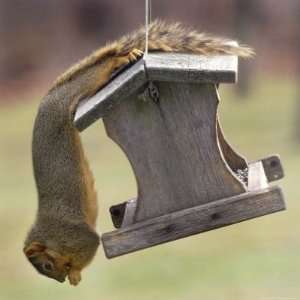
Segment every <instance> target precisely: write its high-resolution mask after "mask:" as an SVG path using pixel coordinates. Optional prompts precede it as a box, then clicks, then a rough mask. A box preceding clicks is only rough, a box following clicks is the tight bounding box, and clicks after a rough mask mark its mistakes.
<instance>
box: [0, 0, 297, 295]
mask: <svg viewBox="0 0 300 300" xmlns="http://www.w3.org/2000/svg"><path fill="white" fill-rule="evenodd" d="M152 2H153V3H152V8H153V17H154V18H156V17H159V18H162V19H166V20H174V21H182V22H183V23H185V24H187V25H190V26H193V27H195V28H196V29H198V30H203V31H208V32H213V33H216V34H219V35H224V36H227V37H231V38H234V39H238V40H239V41H241V42H242V43H246V44H249V45H251V46H253V47H254V48H255V50H256V53H257V55H256V57H255V58H254V59H252V60H248V61H240V74H239V83H238V84H237V85H225V86H221V88H220V94H221V98H222V102H221V105H220V115H221V120H222V124H223V127H224V131H225V133H226V136H227V137H228V140H229V141H230V142H231V143H232V144H233V145H234V146H235V148H236V149H238V151H239V152H241V153H242V154H243V155H245V156H246V157H247V158H248V159H249V160H256V159H259V158H262V157H264V156H267V155H269V154H272V153H279V154H280V155H281V157H282V162H283V164H284V167H285V171H286V177H285V179H284V180H283V181H282V182H280V185H281V186H282V187H283V189H284V193H285V196H286V200H287V204H288V210H287V211H286V212H283V213H278V214H275V215H270V216H266V217H264V218H259V219H256V220H252V221H249V222H245V223H242V224H238V225H235V226H231V227H227V228H224V229H219V230H216V231H212V232H209V233H204V234H202V235H198V236H194V237H191V238H187V239H183V240H180V241H177V242H174V243H169V244H165V245H163V246H159V247H155V248H153V249H149V250H146V251H142V252H139V253H135V254H132V255H128V256H124V257H121V258H117V259H114V260H111V261H108V260H106V259H105V257H104V253H103V250H102V249H101V248H100V249H99V251H98V255H97V257H96V259H95V260H94V262H93V264H92V265H91V266H90V267H89V268H88V269H86V271H85V272H84V273H83V281H82V283H81V284H80V285H79V286H78V287H76V288H73V287H70V286H68V284H67V283H66V284H63V285H62V284H59V283H57V282H55V281H52V280H49V279H47V278H45V277H42V276H40V275H38V274H37V273H36V272H35V271H34V269H33V268H32V267H31V266H30V265H29V263H28V262H27V261H26V260H25V258H24V256H23V254H22V247H23V240H24V238H25V235H26V233H27V231H28V230H29V227H30V225H31V224H32V222H33V220H34V216H35V210H36V207H37V199H36V190H35V186H34V181H33V175H32V166H31V152H30V148H31V134H32V126H33V121H34V118H35V114H36V110H37V107H38V104H39V101H40V99H41V98H42V97H43V95H45V94H46V92H47V90H48V89H49V88H50V86H51V84H52V82H53V81H54V79H55V77H57V76H58V75H59V74H60V73H61V72H63V71H64V70H65V69H66V68H67V67H68V66H69V65H71V64H73V63H74V62H76V61H78V60H79V59H80V58H82V57H84V56H85V55H87V54H89V53H90V52H91V51H92V50H94V49H95V48H97V47H99V46H101V45H103V44H104V43H105V42H106V41H108V40H113V39H115V38H117V37H119V36H121V35H123V34H125V33H127V32H128V31H130V30H133V29H135V28H136V27H138V26H140V25H141V24H143V23H144V15H145V12H144V1H141V0H128V1H121V0H69V1H67V0H51V1H50V0H48V1H46V0H44V1H38V0H27V1H22V0H0V142H1V143H0V187H1V189H0V199H1V202H0V225H1V226H0V236H1V242H0V245H1V247H0V299H1V300H2V299H3V300H4V299H5V300H6V299H32V300H33V299H43V300H46V299H73V300H77V299H82V298H84V297H87V298H88V299H106V300H112V299H122V300H125V299H130V300H132V299H139V300H146V299H156V300H159V299H163V300H166V299H172V300H177V299H181V300H183V299H184V300H194V299H213V300H215V299H238V300H248V299H249V300H250V299H251V300H254V299H258V300H296V299H300V259H299V255H300V226H299V214H300V202H299V199H298V198H299V194H300V193H299V191H298V186H297V184H298V178H299V166H300V156H299V150H300V102H299V100H300V88H299V84H300V55H299V52H300V1H299V0H286V1H278V0H252V1H247V0H201V1H199V0H186V1H180V0H160V1H158V0H152ZM98 123H99V124H95V125H94V126H92V127H91V128H89V129H88V130H86V131H85V132H84V133H83V134H82V138H83V142H84V147H85V149H86V152H87V156H88V158H89V161H90V164H91V167H92V169H93V172H94V175H95V177H96V184H97V190H98V194H99V202H100V218H99V222H98V227H99V231H100V232H105V231H109V230H111V229H112V224H111V221H110V219H109V214H108V208H109V207H110V205H112V204H113V203H119V202H122V201H125V200H127V199H128V198H131V197H132V196H135V195H136V184H135V180H134V177H133V174H132V171H131V168H130V166H129V164H128V162H127V160H126V158H125V156H124V154H123V153H122V152H121V150H120V149H119V148H118V147H117V146H116V145H115V144H114V143H113V142H112V141H110V140H109V139H108V138H107V137H106V135H105V132H104V130H103V126H102V123H101V122H98Z"/></svg>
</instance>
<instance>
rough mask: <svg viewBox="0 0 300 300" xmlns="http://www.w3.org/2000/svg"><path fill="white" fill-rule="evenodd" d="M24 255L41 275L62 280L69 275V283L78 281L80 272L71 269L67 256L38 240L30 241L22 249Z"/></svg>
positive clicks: (74, 283)
mask: <svg viewBox="0 0 300 300" xmlns="http://www.w3.org/2000/svg"><path fill="white" fill-rule="evenodd" d="M23 251H24V253H25V255H26V257H27V258H28V260H29V261H30V263H31V264H32V265H33V267H34V268H35V269H36V270H37V271H38V272H39V273H40V274H42V275H45V276H47V277H49V278H53V279H55V280H57V281H59V282H64V281H65V279H66V277H67V276H68V277H69V280H70V283H71V284H73V285H77V284H78V283H79V281H80V272H78V271H77V272H76V275H75V276H74V273H75V272H74V271H73V270H72V263H71V259H70V258H69V257H66V256H63V255H61V254H60V253H58V252H56V251H54V250H51V249H49V248H47V247H46V246H45V245H43V244H41V243H39V242H32V243H31V244H30V245H29V246H27V247H25V248H24V249H23Z"/></svg>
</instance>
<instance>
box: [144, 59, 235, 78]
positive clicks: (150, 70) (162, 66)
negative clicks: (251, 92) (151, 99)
mask: <svg viewBox="0 0 300 300" xmlns="http://www.w3.org/2000/svg"><path fill="white" fill-rule="evenodd" d="M145 66H146V69H147V74H148V78H149V80H153V81H168V82H169V81H172V82H190V83H192V82H194V83H196V82H197V83H200V82H201V83H235V82H236V80H237V67H238V58H237V56H229V55H218V56H209V57H208V56H201V55H192V54H180V53H151V54H150V55H148V56H147V58H146V59H145Z"/></svg>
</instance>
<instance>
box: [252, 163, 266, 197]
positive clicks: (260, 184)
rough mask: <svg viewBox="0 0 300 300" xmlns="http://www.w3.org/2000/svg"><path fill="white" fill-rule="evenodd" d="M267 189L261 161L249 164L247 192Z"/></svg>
mask: <svg viewBox="0 0 300 300" xmlns="http://www.w3.org/2000/svg"><path fill="white" fill-rule="evenodd" d="M267 187H268V180H267V177H266V174H265V170H264V167H263V164H262V162H261V161H257V162H254V163H251V164H249V171H248V191H249V192H251V191H258V190H261V189H265V188H267Z"/></svg>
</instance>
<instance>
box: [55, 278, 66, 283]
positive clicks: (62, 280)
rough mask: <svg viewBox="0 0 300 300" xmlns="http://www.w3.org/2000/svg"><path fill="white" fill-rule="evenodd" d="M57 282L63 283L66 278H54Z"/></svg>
mask: <svg viewBox="0 0 300 300" xmlns="http://www.w3.org/2000/svg"><path fill="white" fill-rule="evenodd" d="M55 279H56V280H57V281H58V282H61V283H62V282H65V281H66V278H65V277H60V278H55Z"/></svg>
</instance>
